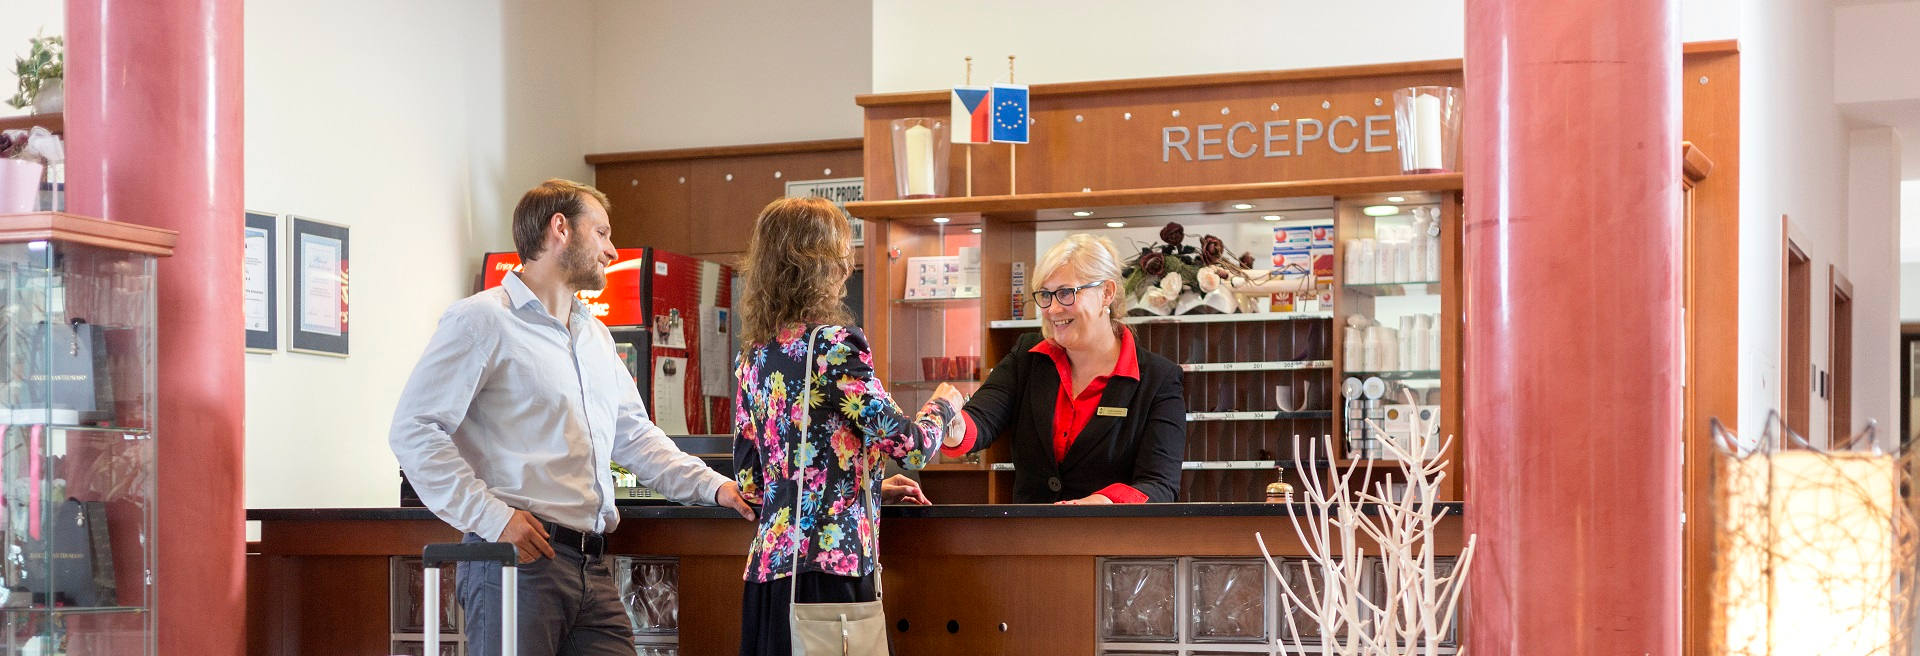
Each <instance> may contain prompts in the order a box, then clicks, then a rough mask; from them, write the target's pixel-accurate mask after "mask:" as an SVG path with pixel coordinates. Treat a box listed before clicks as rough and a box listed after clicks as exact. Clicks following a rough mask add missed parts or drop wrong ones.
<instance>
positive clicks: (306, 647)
mask: <svg viewBox="0 0 1920 656" xmlns="http://www.w3.org/2000/svg"><path fill="white" fill-rule="evenodd" d="M413 553H414V554H418V553H419V550H418V549H414V550H413ZM390 562H391V561H390V559H389V557H388V556H302V557H290V556H258V555H254V556H248V557H247V578H248V582H247V631H248V635H247V653H249V654H257V655H259V656H301V655H302V654H387V653H392V651H391V649H390V645H391V631H392V626H391V624H392V621H391V618H390V612H391V606H390V605H389V603H388V599H387V595H388V574H389V563H390ZM255 579H259V581H258V582H256V581H255Z"/></svg>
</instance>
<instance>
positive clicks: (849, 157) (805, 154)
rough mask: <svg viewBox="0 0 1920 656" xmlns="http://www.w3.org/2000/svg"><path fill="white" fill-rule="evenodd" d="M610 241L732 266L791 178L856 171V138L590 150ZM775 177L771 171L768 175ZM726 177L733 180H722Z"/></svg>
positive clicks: (844, 175) (847, 174) (837, 175)
mask: <svg viewBox="0 0 1920 656" xmlns="http://www.w3.org/2000/svg"><path fill="white" fill-rule="evenodd" d="M588 161H590V162H595V163H596V166H595V183H594V184H595V186H597V187H599V188H600V190H601V191H603V192H606V194H607V197H608V200H610V201H612V203H613V210H612V211H611V212H610V213H609V218H610V219H611V221H612V223H613V241H614V244H615V245H617V246H619V247H621V248H636V247H652V248H660V249H664V250H668V251H673V252H676V253H684V254H687V255H693V256H696V257H701V258H704V259H711V260H716V261H720V262H723V263H726V264H730V265H737V264H738V263H739V258H740V257H741V256H742V255H744V254H745V253H746V250H747V240H748V239H749V238H750V237H751V236H752V234H753V219H754V217H755V216H757V215H758V214H759V212H760V208H761V207H764V206H765V205H766V204H767V203H768V202H769V201H772V200H773V199H775V198H780V197H781V196H784V195H785V194H786V185H787V183H788V182H789V181H793V180H818V179H823V178H850V177H859V176H860V165H861V154H860V140H859V139H832V140H825V141H817V142H799V143H794V144H761V145H751V146H723V147H716V148H690V149H681V150H670V151H650V152H643V153H617V154H610V155H593V156H589V157H588ZM776 173H778V174H779V175H778V176H777V177H776V176H775V174H776ZM729 175H731V176H732V179H728V176H729Z"/></svg>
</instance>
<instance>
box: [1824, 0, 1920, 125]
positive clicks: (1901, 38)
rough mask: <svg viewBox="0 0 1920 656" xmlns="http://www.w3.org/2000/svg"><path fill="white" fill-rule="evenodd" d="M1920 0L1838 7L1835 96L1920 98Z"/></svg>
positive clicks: (1858, 99)
mask: <svg viewBox="0 0 1920 656" xmlns="http://www.w3.org/2000/svg"><path fill="white" fill-rule="evenodd" d="M1916 25H1920V2H1911V1H1900V2H1877V3H1870V4H1855V5H1850V6H1844V7H1838V8H1835V9H1834V33H1835V34H1844V35H1846V38H1844V39H1839V40H1837V41H1835V42H1834V65H1835V71H1836V73H1837V74H1836V75H1835V76H1834V78H1833V79H1834V85H1833V91H1834V100H1835V101H1837V102H1841V103H1858V102H1876V101H1884V100H1901V99H1908V98H1920V67H1916V66H1914V65H1913V63H1914V62H1915V61H1920V39H1914V38H1913V34H1914V33H1913V29H1914V27H1915V26H1916Z"/></svg>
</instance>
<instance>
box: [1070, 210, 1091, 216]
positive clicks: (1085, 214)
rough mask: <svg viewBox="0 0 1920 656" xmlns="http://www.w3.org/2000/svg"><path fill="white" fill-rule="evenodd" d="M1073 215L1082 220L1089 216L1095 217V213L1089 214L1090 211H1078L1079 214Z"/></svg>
mask: <svg viewBox="0 0 1920 656" xmlns="http://www.w3.org/2000/svg"><path fill="white" fill-rule="evenodd" d="M1073 215H1074V216H1078V217H1081V218H1085V217H1089V216H1093V213H1092V212H1088V211H1086V210H1080V211H1078V212H1074V213H1073Z"/></svg>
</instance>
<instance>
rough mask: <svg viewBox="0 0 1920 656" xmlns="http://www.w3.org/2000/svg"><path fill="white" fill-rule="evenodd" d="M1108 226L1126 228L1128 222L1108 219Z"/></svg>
mask: <svg viewBox="0 0 1920 656" xmlns="http://www.w3.org/2000/svg"><path fill="white" fill-rule="evenodd" d="M1107 227H1109V228H1125V227H1127V222H1126V221H1108V222H1107Z"/></svg>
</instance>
